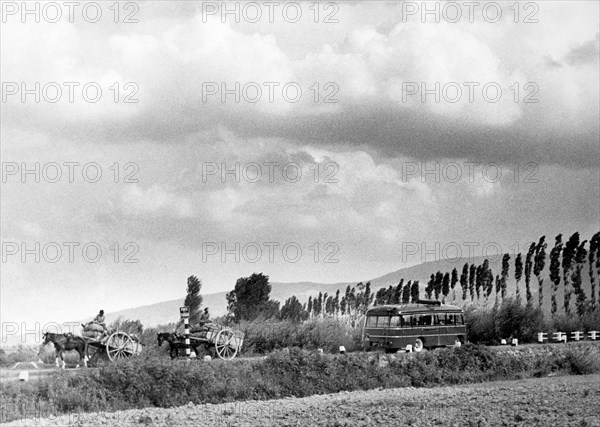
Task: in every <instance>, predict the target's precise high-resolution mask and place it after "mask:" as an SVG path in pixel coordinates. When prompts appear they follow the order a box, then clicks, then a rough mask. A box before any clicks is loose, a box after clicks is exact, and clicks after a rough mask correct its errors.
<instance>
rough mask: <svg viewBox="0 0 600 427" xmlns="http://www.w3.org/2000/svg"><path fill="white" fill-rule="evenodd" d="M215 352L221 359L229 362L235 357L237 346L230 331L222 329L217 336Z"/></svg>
mask: <svg viewBox="0 0 600 427" xmlns="http://www.w3.org/2000/svg"><path fill="white" fill-rule="evenodd" d="M215 350H216V352H217V355H218V356H219V357H220V358H221V359H224V360H231V359H233V358H234V357H235V355H236V354H237V351H238V345H237V339H236V338H235V337H234V335H233V331H232V330H231V329H223V330H222V331H220V332H219V333H218V334H217V338H216V339H215Z"/></svg>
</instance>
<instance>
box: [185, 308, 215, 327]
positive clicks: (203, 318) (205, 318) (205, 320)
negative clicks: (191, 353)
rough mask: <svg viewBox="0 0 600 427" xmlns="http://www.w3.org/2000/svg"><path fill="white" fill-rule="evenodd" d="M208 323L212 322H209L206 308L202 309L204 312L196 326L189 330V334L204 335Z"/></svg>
mask: <svg viewBox="0 0 600 427" xmlns="http://www.w3.org/2000/svg"><path fill="white" fill-rule="evenodd" d="M209 323H212V322H211V321H210V313H209V312H208V307H206V308H205V309H204V312H203V313H202V314H201V315H200V319H199V320H198V325H197V326H194V327H193V328H192V329H191V330H190V332H191V333H198V332H202V333H206V331H207V330H208V328H207V327H206V325H207V324H209Z"/></svg>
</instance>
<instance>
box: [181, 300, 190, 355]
mask: <svg viewBox="0 0 600 427" xmlns="http://www.w3.org/2000/svg"><path fill="white" fill-rule="evenodd" d="M179 315H180V316H181V318H182V319H183V334H184V337H185V357H187V358H188V359H189V358H190V357H191V352H190V308H189V307H179Z"/></svg>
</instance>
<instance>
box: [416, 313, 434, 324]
mask: <svg viewBox="0 0 600 427" xmlns="http://www.w3.org/2000/svg"><path fill="white" fill-rule="evenodd" d="M432 321H433V318H432V316H431V315H430V314H422V315H420V316H419V326H430V325H431V322H432Z"/></svg>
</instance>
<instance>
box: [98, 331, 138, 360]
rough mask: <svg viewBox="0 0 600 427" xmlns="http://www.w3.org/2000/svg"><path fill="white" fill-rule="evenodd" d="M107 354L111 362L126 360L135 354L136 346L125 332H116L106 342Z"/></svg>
mask: <svg viewBox="0 0 600 427" xmlns="http://www.w3.org/2000/svg"><path fill="white" fill-rule="evenodd" d="M105 345H106V354H107V355H108V358H109V359H110V360H111V361H115V360H121V359H126V358H129V357H131V356H133V354H134V353H135V348H136V344H135V342H134V341H133V339H132V338H131V337H130V336H129V335H127V334H126V333H125V332H115V333H114V334H112V335H111V336H110V337H108V339H107V340H106V344H105Z"/></svg>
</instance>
